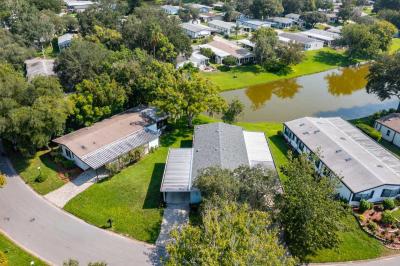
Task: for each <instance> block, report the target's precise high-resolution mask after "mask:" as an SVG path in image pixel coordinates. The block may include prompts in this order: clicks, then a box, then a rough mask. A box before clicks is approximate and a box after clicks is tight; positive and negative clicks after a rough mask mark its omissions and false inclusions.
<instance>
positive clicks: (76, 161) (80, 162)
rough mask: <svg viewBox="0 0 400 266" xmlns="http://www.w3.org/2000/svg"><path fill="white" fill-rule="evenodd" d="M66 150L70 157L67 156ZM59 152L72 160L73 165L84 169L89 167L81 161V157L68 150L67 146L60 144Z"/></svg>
mask: <svg viewBox="0 0 400 266" xmlns="http://www.w3.org/2000/svg"><path fill="white" fill-rule="evenodd" d="M68 151H69V153H70V154H71V157H69V156H68ZM61 154H62V156H63V157H64V158H66V159H67V160H70V161H74V163H75V165H76V166H78V167H79V168H81V169H82V170H84V171H85V170H87V169H89V168H90V167H89V166H88V165H87V164H85V163H84V162H82V160H81V159H79V158H78V157H77V156H75V154H74V153H73V152H72V151H70V150H69V149H68V148H67V147H65V146H64V145H61Z"/></svg>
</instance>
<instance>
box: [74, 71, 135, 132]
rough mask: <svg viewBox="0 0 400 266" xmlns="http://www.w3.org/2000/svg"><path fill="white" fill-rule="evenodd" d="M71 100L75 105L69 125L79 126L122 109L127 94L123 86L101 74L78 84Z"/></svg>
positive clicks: (86, 124) (90, 123)
mask: <svg viewBox="0 0 400 266" xmlns="http://www.w3.org/2000/svg"><path fill="white" fill-rule="evenodd" d="M71 100H72V102H74V105H75V106H74V109H73V116H72V118H71V125H72V126H73V127H74V128H79V127H82V126H90V125H92V124H93V123H96V122H97V121H100V120H102V119H103V118H106V117H110V116H112V115H114V114H116V113H119V112H121V111H123V107H124V104H125V103H126V101H127V96H126V92H125V89H124V88H123V87H121V86H120V85H119V84H118V83H117V82H116V81H115V80H111V78H110V77H109V76H108V75H106V74H103V75H101V76H98V77H96V78H94V80H83V82H81V83H80V84H78V85H77V86H76V93H75V94H73V95H72V96H71Z"/></svg>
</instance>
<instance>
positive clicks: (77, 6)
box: [64, 0, 95, 13]
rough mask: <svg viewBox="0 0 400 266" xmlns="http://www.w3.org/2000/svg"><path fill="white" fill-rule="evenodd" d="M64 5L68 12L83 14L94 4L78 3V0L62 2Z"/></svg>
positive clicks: (90, 2) (89, 2) (88, 2)
mask: <svg viewBox="0 0 400 266" xmlns="http://www.w3.org/2000/svg"><path fill="white" fill-rule="evenodd" d="M64 2H65V5H66V6H67V9H68V11H71V12H77V13H80V12H83V11H85V10H86V9H88V8H89V7H91V6H92V5H94V4H95V2H92V1H80V0H79V1H78V0H64Z"/></svg>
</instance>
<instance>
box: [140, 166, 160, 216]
mask: <svg viewBox="0 0 400 266" xmlns="http://www.w3.org/2000/svg"><path fill="white" fill-rule="evenodd" d="M164 168H165V163H155V164H154V168H153V173H152V174H151V180H150V184H149V187H148V188H147V193H146V198H145V200H144V203H143V209H156V208H159V207H160V205H161V203H162V197H161V192H160V187H161V181H162V177H163V174H164Z"/></svg>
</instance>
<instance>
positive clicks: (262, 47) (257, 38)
mask: <svg viewBox="0 0 400 266" xmlns="http://www.w3.org/2000/svg"><path fill="white" fill-rule="evenodd" d="M251 40H252V42H254V44H255V50H254V51H255V57H256V60H257V62H258V63H259V64H261V65H262V64H264V63H265V62H266V61H267V60H271V59H274V58H275V57H276V52H275V48H276V46H277V45H278V34H277V33H276V32H275V31H274V30H273V29H271V28H260V29H259V30H257V31H255V32H254V34H253V36H252V39H251Z"/></svg>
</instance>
